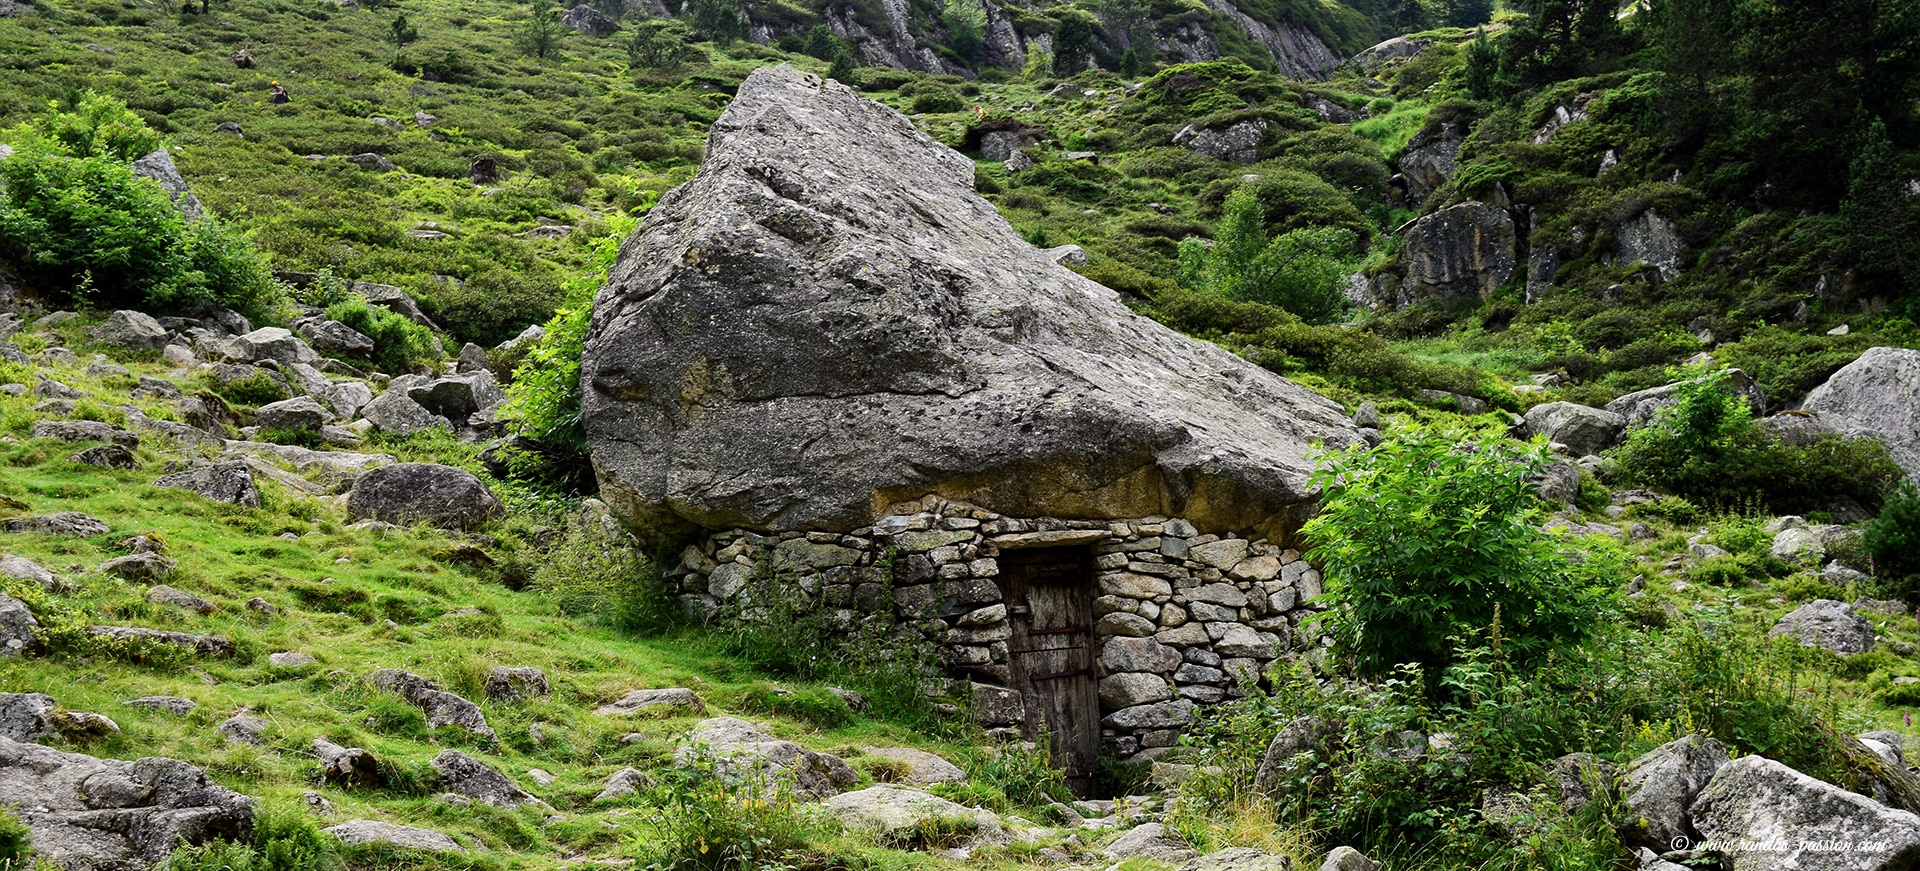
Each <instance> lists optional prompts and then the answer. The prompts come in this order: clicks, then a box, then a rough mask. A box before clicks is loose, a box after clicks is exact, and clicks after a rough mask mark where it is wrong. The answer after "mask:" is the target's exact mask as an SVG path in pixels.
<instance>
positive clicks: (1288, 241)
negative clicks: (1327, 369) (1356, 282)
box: [1180, 188, 1354, 324]
mask: <svg viewBox="0 0 1920 871" xmlns="http://www.w3.org/2000/svg"><path fill="white" fill-rule="evenodd" d="M1353 245H1354V235H1353V234H1352V233H1350V232H1348V231H1346V230H1341V229H1338V228H1332V227H1317V228H1312V229H1304V228H1303V229H1299V230H1292V231H1289V232H1286V233H1283V234H1281V235H1280V236H1279V237H1277V238H1274V239H1271V240H1269V239H1268V238H1267V230H1266V221H1265V218H1264V217H1263V216H1262V213H1261V206H1260V201H1259V199H1258V198H1257V197H1256V196H1255V195H1254V193H1253V191H1252V190H1251V189H1248V188H1241V189H1239V190H1236V191H1234V192H1233V193H1232V194H1231V195H1229V196H1228V197H1227V202H1226V214H1225V216H1224V217H1223V218H1222V220H1221V223H1220V228H1219V230H1218V231H1217V232H1216V233H1215V234H1214V242H1213V244H1212V245H1211V246H1209V245H1206V244H1205V243H1203V242H1201V241H1200V240H1198V239H1191V238H1189V239H1187V240H1185V241H1183V242H1181V243H1180V272H1181V281H1182V283H1183V284H1185V285H1186V286H1187V287H1190V288H1193V289H1195V290H1204V291H1207V292H1210V293H1215V294H1219V295H1221V296H1224V297H1227V298H1229V299H1236V300H1242V301H1246V302H1258V303H1264V304H1266V305H1271V306H1274V307H1276V308H1280V309H1283V310H1285V311H1287V312H1290V313H1292V314H1293V315H1295V316H1297V317H1299V318H1300V319H1301V320H1303V321H1306V322H1307V323H1310V324H1324V323H1327V322H1329V321H1331V320H1333V319H1334V318H1336V317H1338V316H1339V315H1340V314H1341V312H1343V311H1345V309H1346V305H1347V299H1346V296H1345V294H1343V293H1342V292H1341V290H1340V283H1341V281H1342V280H1343V278H1344V277H1345V275H1346V273H1347V272H1348V271H1350V270H1349V269H1348V267H1347V264H1346V263H1345V262H1343V259H1342V258H1343V257H1344V256H1345V254H1346V253H1347V252H1348V251H1351V250H1352V248H1353Z"/></svg>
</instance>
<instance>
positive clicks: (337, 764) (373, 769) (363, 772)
mask: <svg viewBox="0 0 1920 871" xmlns="http://www.w3.org/2000/svg"><path fill="white" fill-rule="evenodd" d="M313 756H314V758H316V759H318V760H320V779H321V780H324V781H326V782H327V783H328V784H330V785H332V786H342V787H350V786H367V787H374V786H379V785H380V784H381V783H382V782H383V781H384V780H385V778H383V777H382V776H381V775H380V761H379V760H378V759H375V758H374V756H373V754H372V753H371V752H368V751H367V750H365V749H362V748H359V747H342V746H340V745H338V744H335V743H333V742H332V741H329V740H327V739H325V738H315V739H313Z"/></svg>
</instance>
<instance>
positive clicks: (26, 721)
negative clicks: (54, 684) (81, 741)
mask: <svg viewBox="0 0 1920 871" xmlns="http://www.w3.org/2000/svg"><path fill="white" fill-rule="evenodd" d="M59 709H60V703H58V702H56V701H54V700H53V697H52V696H50V695H47V694H45V693H0V738H9V739H12V740H14V741H40V740H43V739H46V738H55V737H59V735H60V730H58V729H56V728H54V725H53V715H54V712H56V711H58V710H59Z"/></svg>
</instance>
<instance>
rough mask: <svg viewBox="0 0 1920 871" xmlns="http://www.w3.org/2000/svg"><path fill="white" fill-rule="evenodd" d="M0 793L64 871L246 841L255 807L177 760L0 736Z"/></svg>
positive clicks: (125, 864)
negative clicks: (113, 755)
mask: <svg viewBox="0 0 1920 871" xmlns="http://www.w3.org/2000/svg"><path fill="white" fill-rule="evenodd" d="M0 795H4V796H6V797H7V802H8V803H9V804H17V805H18V807H16V808H15V809H14V815H15V816H17V817H19V819H20V821H21V822H23V823H26V824H27V827H28V828H29V829H31V830H32V833H33V834H32V839H33V849H34V851H35V853H36V854H37V855H40V856H43V857H45V858H47V859H48V860H50V861H52V862H53V863H54V864H55V865H58V866H60V867H62V868H88V869H92V868H101V869H142V868H146V867H148V866H149V865H151V864H152V863H156V862H159V861H161V860H162V859H165V858H166V857H167V854H169V853H171V852H172V851H173V849H174V847H175V846H176V845H178V844H180V843H182V842H183V841H184V842H185V843H188V844H201V843H205V842H207V841H210V840H215V839H221V838H224V839H229V840H235V841H243V842H244V841H247V840H249V839H250V838H252V836H253V807H254V802H253V799H250V798H248V797H246V796H244V795H241V794H239V793H237V792H234V791H232V790H230V789H227V788H225V787H222V786H219V785H216V784H213V783H210V782H209V781H208V780H207V776H206V773H205V772H203V771H201V770H200V769H198V768H195V767H194V766H192V765H189V764H187V763H185V762H181V761H179V760H177V759H164V758H159V757H148V758H145V759H136V760H134V761H132V762H127V761H123V760H118V759H96V758H94V757H92V756H85V755H82V754H79V753H63V752H61V751H59V750H54V749H52V748H50V747H42V746H40V745H37V744H23V743H20V742H18V741H14V740H13V739H11V738H7V737H4V736H0Z"/></svg>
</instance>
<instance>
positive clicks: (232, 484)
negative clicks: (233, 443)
mask: <svg viewBox="0 0 1920 871" xmlns="http://www.w3.org/2000/svg"><path fill="white" fill-rule="evenodd" d="M309 401H311V400H309ZM153 486H155V487H168V488H172V489H178V490H186V491H189V492H192V493H198V494H200V495H202V496H205V497H207V498H208V499H211V500H213V501H215V502H226V503H228V504H231V505H240V506H244V507H247V508H259V507H260V488H259V486H258V485H256V484H254V482H253V473H252V472H251V471H249V470H248V469H247V464H246V463H243V462H223V463H207V464H204V465H201V466H197V467H195V468H191V469H187V470H185V471H181V472H175V473H173V474H171V475H167V476H164V477H162V478H160V479H159V480H157V481H154V482H153Z"/></svg>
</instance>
